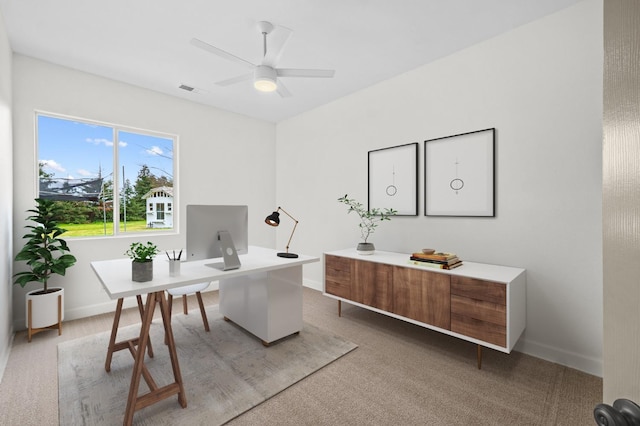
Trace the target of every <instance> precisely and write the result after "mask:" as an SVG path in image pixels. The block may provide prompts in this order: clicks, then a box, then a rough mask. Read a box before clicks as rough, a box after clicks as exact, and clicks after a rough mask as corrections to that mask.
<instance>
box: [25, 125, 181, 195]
mask: <svg viewBox="0 0 640 426" xmlns="http://www.w3.org/2000/svg"><path fill="white" fill-rule="evenodd" d="M116 138H117V140H118V163H119V168H118V170H117V173H118V177H119V178H120V179H121V178H122V166H124V168H125V176H126V178H127V179H129V180H130V181H131V183H134V182H135V180H136V177H137V176H138V171H139V170H140V167H141V166H142V164H146V165H147V166H149V168H150V170H151V173H152V174H154V175H156V176H167V177H169V178H173V176H172V175H173V160H172V159H173V146H172V145H173V141H172V139H168V138H161V137H157V136H150V135H145V134H141V133H134V132H129V131H123V130H119V131H118V132H117V136H116ZM113 146H114V136H113V128H112V127H109V126H102V125H96V124H88V123H84V122H79V121H73V120H66V119H60V118H55V117H49V116H45V115H38V160H39V161H40V162H43V163H44V164H45V166H44V170H45V172H47V173H51V174H53V175H54V177H57V178H73V179H81V178H92V177H97V176H98V173H99V171H100V169H101V168H102V177H103V178H106V179H109V180H111V179H113V176H112V173H113V162H114V161H113Z"/></svg>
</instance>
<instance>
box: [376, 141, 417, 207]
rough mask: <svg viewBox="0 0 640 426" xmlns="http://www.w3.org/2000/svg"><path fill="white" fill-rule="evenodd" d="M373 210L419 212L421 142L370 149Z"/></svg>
mask: <svg viewBox="0 0 640 426" xmlns="http://www.w3.org/2000/svg"><path fill="white" fill-rule="evenodd" d="M368 160H369V210H371V209H373V208H381V209H384V208H392V209H395V210H397V211H398V213H397V215H399V216H417V215H418V143H417V142H415V143H410V144H406V145H399V146H393V147H390V148H383V149H377V150H374V151H369V159H368Z"/></svg>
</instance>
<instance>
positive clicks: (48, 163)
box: [40, 160, 67, 173]
mask: <svg viewBox="0 0 640 426" xmlns="http://www.w3.org/2000/svg"><path fill="white" fill-rule="evenodd" d="M40 163H41V164H42V165H43V167H44V168H45V169H50V170H54V171H56V172H61V173H62V172H66V171H67V170H66V169H65V168H64V167H62V165H61V164H59V163H58V162H57V161H56V160H40Z"/></svg>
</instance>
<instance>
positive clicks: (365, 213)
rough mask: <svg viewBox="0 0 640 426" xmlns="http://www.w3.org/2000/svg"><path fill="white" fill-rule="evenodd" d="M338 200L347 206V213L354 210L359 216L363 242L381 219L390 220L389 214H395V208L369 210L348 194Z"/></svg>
mask: <svg viewBox="0 0 640 426" xmlns="http://www.w3.org/2000/svg"><path fill="white" fill-rule="evenodd" d="M338 201H339V202H341V203H343V204H346V205H347V206H349V210H348V211H347V213H351V212H356V214H357V215H358V216H360V223H359V224H358V226H360V235H361V236H362V240H363V242H365V243H366V242H367V239H368V238H369V235H371V234H372V233H373V232H374V231H375V229H376V227H377V226H378V223H379V222H382V221H383V220H391V216H393V215H395V214H396V213H398V212H397V210H394V209H379V208H373V209H371V210H368V209H365V208H364V206H363V205H362V203H360V202H358V201H356V200H355V199H353V198H349V196H348V194H345V195H344V197H340V198H338Z"/></svg>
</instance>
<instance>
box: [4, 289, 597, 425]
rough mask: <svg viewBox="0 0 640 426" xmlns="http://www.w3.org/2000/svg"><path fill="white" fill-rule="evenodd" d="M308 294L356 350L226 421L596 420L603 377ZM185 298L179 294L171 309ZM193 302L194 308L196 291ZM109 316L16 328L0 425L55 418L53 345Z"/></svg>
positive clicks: (126, 319)
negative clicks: (36, 330)
mask: <svg viewBox="0 0 640 426" xmlns="http://www.w3.org/2000/svg"><path fill="white" fill-rule="evenodd" d="M303 295H304V311H303V315H304V321H305V323H308V324H313V325H315V326H317V327H318V328H320V329H323V330H328V331H330V332H331V333H333V334H336V335H338V336H341V337H343V338H344V339H346V340H348V341H350V342H353V343H355V344H357V345H358V349H356V350H354V351H351V352H350V353H348V354H347V355H345V356H343V357H341V358H340V359H339V360H337V361H336V362H332V363H331V364H329V365H327V366H326V367H324V368H322V369H320V370H319V371H317V372H316V373H314V374H312V375H310V376H308V377H307V378H305V379H304V380H301V381H299V382H298V383H296V384H294V385H293V386H291V387H289V388H287V389H286V390H284V391H283V392H280V393H279V394H277V395H275V396H273V397H272V398H270V399H268V400H266V401H265V402H263V403H262V404H260V405H258V406H256V407H254V408H253V409H251V410H249V411H247V412H246V413H244V414H242V415H240V416H239V417H236V418H235V419H233V420H231V421H230V422H229V423H228V425H230V426H244V425H279V426H280V425H296V426H298V425H314V426H315V425H332V426H333V425H358V426H359V425H363V424H367V425H430V426H445V425H446V426H451V425H465V426H467V425H474V426H475V425H492V426H493V425H496V426H498V425H499V426H502V425H517V426H529V425H531V426H533V425H536V426H537V425H540V426H547V425H554V426H559V425H566V426H590V425H594V424H595V422H594V420H593V409H594V407H595V405H596V404H598V403H600V402H602V379H601V378H600V377H595V376H592V375H589V374H586V373H583V372H581V371H577V370H574V369H572V368H568V367H565V366H562V365H559V364H554V363H552V362H547V361H544V360H541V359H539V358H535V357H532V356H529V355H525V354H522V353H519V352H512V353H511V354H504V353H501V352H497V351H493V350H488V349H487V350H485V351H483V362H482V370H478V369H477V367H476V347H475V345H473V344H471V343H469V342H463V341H461V340H459V339H456V338H453V337H449V336H445V335H443V334H440V333H437V332H433V331H429V330H425V329H423V328H421V327H418V326H414V325H411V324H408V323H406V322H403V321H399V320H395V319H393V318H389V317H386V316H384V315H380V314H376V313H374V312H369V311H366V310H364V309H360V308H358V307H355V306H350V305H346V304H343V309H342V317H338V315H337V306H336V301H335V300H333V299H329V298H327V297H324V296H323V295H322V293H320V292H318V291H315V290H312V289H308V288H305V289H304V292H303ZM203 296H204V299H205V304H207V305H209V306H211V305H215V304H217V303H218V292H215V291H214V292H207V293H204V294H203ZM179 303H180V301H179V300H174V312H179V311H180V309H181V308H180V305H179ZM189 304H190V305H189V306H190V307H191V308H195V307H196V306H197V305H196V302H195V298H193V297H190V301H189ZM114 307H115V302H114ZM194 316H195V315H194ZM198 318H199V317H198ZM112 319H113V314H112V313H110V314H104V315H99V316H95V317H90V318H83V319H80V320H75V321H67V322H65V323H64V331H63V334H62V336H58V335H57V333H55V332H46V333H40V334H38V335H36V336H34V338H33V341H32V342H31V343H27V339H26V333H25V332H24V331H21V332H19V333H17V334H16V337H15V340H14V342H13V346H12V349H11V354H10V357H9V361H8V364H7V367H6V369H5V373H4V377H3V379H2V382H1V383H0V413H2V417H1V418H0V424H7V425H38V426H42V425H47V426H49V425H51V426H55V425H58V377H57V356H56V354H57V345H58V344H59V343H61V342H64V341H68V340H73V339H76V338H78V337H82V336H88V335H92V334H96V333H99V332H101V331H108V330H110V328H111V323H112ZM138 322H140V316H139V314H138V312H137V309H127V310H124V311H123V315H122V319H121V324H122V325H123V326H125V325H128V324H135V323H138ZM103 350H104V348H103ZM101 359H104V358H101ZM99 368H102V365H100V366H99ZM103 371H104V370H103ZM30 401H31V402H30ZM65 426H66V425H65Z"/></svg>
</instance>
